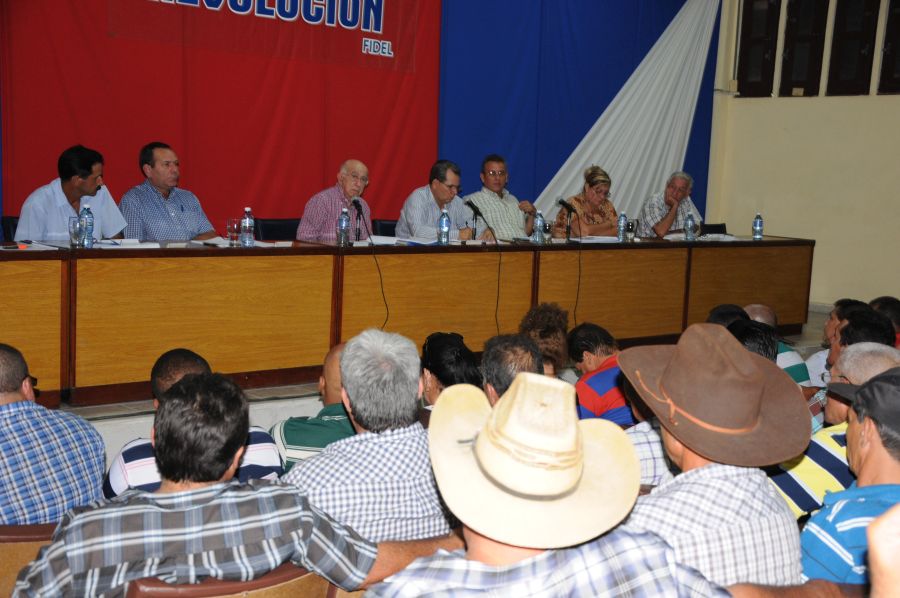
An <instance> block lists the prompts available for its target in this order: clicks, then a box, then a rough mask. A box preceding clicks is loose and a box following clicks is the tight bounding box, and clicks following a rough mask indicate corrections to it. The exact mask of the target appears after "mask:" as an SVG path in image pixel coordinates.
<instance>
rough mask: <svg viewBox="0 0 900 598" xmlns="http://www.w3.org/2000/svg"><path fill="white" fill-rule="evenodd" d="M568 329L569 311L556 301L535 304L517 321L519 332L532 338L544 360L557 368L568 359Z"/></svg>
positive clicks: (562, 366) (561, 366)
mask: <svg viewBox="0 0 900 598" xmlns="http://www.w3.org/2000/svg"><path fill="white" fill-rule="evenodd" d="M568 329H569V312H567V311H566V310H564V309H563V308H561V307H560V306H559V305H557V304H556V303H541V304H538V305H535V306H534V307H532V308H531V309H529V310H528V312H527V313H526V314H525V316H524V317H523V318H522V321H521V322H520V323H519V334H525V335H527V336H529V337H530V338H531V340H533V341H534V342H535V343H536V344H537V346H538V349H540V351H541V355H542V356H543V358H544V361H545V362H549V363H552V364H553V367H554V368H555V369H557V370H559V369H562V368H564V367H565V366H566V363H567V362H568V361H569V354H568V350H567V349H568V347H567V346H566V345H567V339H566V330H568Z"/></svg>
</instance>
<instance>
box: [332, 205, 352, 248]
mask: <svg viewBox="0 0 900 598" xmlns="http://www.w3.org/2000/svg"><path fill="white" fill-rule="evenodd" d="M335 231H336V236H335V241H336V242H337V246H338V247H349V245H350V212H348V211H347V208H341V214H340V216H338V219H337V224H336V225H335Z"/></svg>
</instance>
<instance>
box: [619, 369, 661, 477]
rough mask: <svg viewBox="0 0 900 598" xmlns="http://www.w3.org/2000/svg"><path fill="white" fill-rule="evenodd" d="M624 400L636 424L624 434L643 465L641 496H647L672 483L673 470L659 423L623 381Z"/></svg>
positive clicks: (629, 385)
mask: <svg viewBox="0 0 900 598" xmlns="http://www.w3.org/2000/svg"><path fill="white" fill-rule="evenodd" d="M623 383H624V385H625V398H626V399H627V401H628V403H629V404H630V405H631V414H632V416H634V420H635V421H636V422H637V423H636V424H635V425H633V426H631V427H630V428H625V433H626V434H627V435H628V438H630V439H631V443H632V444H633V445H634V451H635V452H636V453H637V456H638V460H639V461H640V462H641V494H646V493H647V492H649V491H650V490H651V489H653V488H655V487H656V486H659V485H660V484H662V483H663V482H667V481H669V480H671V479H672V471H671V470H672V466H671V464H670V462H669V460H668V458H667V457H666V452H665V450H664V449H663V443H662V439H661V438H660V436H659V430H660V425H659V420H658V419H657V418H656V416H655V415H653V412H652V411H650V409H649V408H648V407H647V405H646V404H645V403H644V400H643V399H642V398H641V397H640V395H638V394H637V392H635V390H634V387H633V386H632V385H631V383H629V382H628V379H627V378H626V379H624V380H623Z"/></svg>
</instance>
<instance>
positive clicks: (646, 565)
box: [366, 521, 728, 598]
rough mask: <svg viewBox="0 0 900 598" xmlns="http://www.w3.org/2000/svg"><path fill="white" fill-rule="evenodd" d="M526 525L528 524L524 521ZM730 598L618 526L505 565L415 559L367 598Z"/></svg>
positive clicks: (446, 556) (645, 536)
mask: <svg viewBox="0 0 900 598" xmlns="http://www.w3.org/2000/svg"><path fill="white" fill-rule="evenodd" d="M522 525H528V522H527V521H523V522H522ZM476 594H477V595H479V596H482V595H485V594H490V595H493V596H516V598H524V597H541V598H558V597H562V596H572V597H576V598H581V597H583V596H630V597H633V598H637V597H641V596H647V597H648V598H649V597H653V598H656V597H658V596H684V597H700V596H728V593H727V592H725V591H724V590H722V589H721V588H717V587H716V586H715V585H713V584H711V583H710V582H708V581H706V580H705V579H703V577H701V576H700V574H699V573H697V572H696V571H694V570H693V569H691V568H689V567H686V566H684V565H681V564H679V563H678V562H676V560H675V551H674V550H672V548H670V547H669V545H668V544H666V543H665V542H664V541H662V540H661V539H660V538H659V537H658V536H655V535H653V534H650V533H639V532H635V531H633V530H630V529H628V528H626V527H619V528H616V529H614V530H613V531H611V532H609V533H608V534H606V535H604V536H601V537H600V538H598V539H597V540H594V541H593V542H588V543H586V544H582V545H580V546H576V547H574V548H567V549H563V550H548V551H546V552H543V553H541V554H539V555H537V556H534V557H532V558H530V559H526V560H524V561H520V562H518V563H515V564H512V565H506V566H492V565H488V564H485V563H482V562H480V561H472V560H468V559H466V556H465V554H464V553H463V551H462V550H458V551H456V552H452V553H451V552H447V551H445V550H439V551H438V552H437V553H436V554H434V555H433V556H430V557H426V558H420V559H418V560H416V561H414V562H413V563H412V564H411V565H410V566H409V567H407V568H406V569H404V570H403V571H400V572H399V573H396V574H395V575H392V576H391V577H389V578H387V579H386V580H385V581H384V582H383V583H380V584H378V585H376V586H373V587H372V588H371V589H370V590H369V591H368V592H367V593H366V596H384V597H391V598H394V597H403V596H425V595H427V596H434V597H437V596H472V595H476Z"/></svg>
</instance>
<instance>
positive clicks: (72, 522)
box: [13, 374, 459, 596]
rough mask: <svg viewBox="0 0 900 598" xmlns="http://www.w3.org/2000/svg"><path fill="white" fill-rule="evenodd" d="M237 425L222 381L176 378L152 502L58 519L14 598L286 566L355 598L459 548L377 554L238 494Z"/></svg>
mask: <svg viewBox="0 0 900 598" xmlns="http://www.w3.org/2000/svg"><path fill="white" fill-rule="evenodd" d="M248 420H249V418H248V406H247V399H246V397H245V396H244V393H243V392H241V389H240V388H238V387H237V386H236V385H235V384H234V383H233V382H231V381H230V380H228V379H227V378H225V377H224V376H220V375H217V374H191V375H188V376H185V377H184V378H182V379H181V380H180V381H179V382H178V383H177V384H175V385H174V386H173V387H172V388H171V389H169V392H168V394H167V397H166V400H165V401H163V402H162V403H161V404H160V406H159V409H158V410H157V411H156V415H155V421H154V423H153V431H154V433H153V442H154V445H155V451H156V452H155V455H156V462H157V465H158V467H159V471H160V473H161V474H162V478H163V481H162V485H161V486H160V488H159V490H157V491H156V492H154V493H149V492H143V491H140V490H136V491H133V492H129V493H127V494H125V495H123V496H121V497H120V498H118V499H115V500H112V501H97V502H94V503H92V504H90V505H88V506H84V507H79V508H76V509H73V510H71V511H69V512H68V513H66V515H65V517H64V518H63V520H62V521H61V522H60V524H59V527H58V528H57V529H56V532H55V533H54V535H53V540H52V542H51V543H50V545H49V546H45V547H44V548H42V549H41V550H40V552H39V553H38V556H37V559H36V560H35V561H33V562H32V563H31V564H29V565H28V566H26V567H25V568H24V569H22V571H21V572H20V573H19V577H18V580H17V582H16V587H15V590H14V592H13V595H14V596H25V595H28V596H31V595H77V596H97V595H119V596H121V595H125V593H126V592H127V589H128V584H129V582H131V581H133V580H135V579H138V578H141V577H157V578H160V579H162V580H164V581H166V582H169V583H172V584H189V583H197V582H199V581H202V580H203V579H204V578H206V577H214V578H216V579H230V580H249V579H255V578H257V577H259V576H261V575H263V574H265V573H268V572H269V571H271V570H272V569H274V568H276V567H278V566H279V565H281V564H282V563H285V562H287V561H291V562H293V563H295V564H297V565H299V566H302V567H305V568H307V569H309V570H310V571H313V572H315V573H317V574H319V575H321V576H323V577H325V578H327V579H328V580H329V581H331V582H332V583H334V584H336V585H338V586H340V587H342V588H344V589H347V590H354V589H356V588H358V587H359V586H360V585H361V584H368V583H373V582H375V581H378V580H380V579H381V578H383V577H385V576H386V575H390V574H391V573H393V572H394V571H397V570H398V569H401V568H402V567H404V566H405V565H406V564H407V563H408V562H410V561H411V560H412V559H413V558H415V557H417V556H420V555H426V554H431V553H432V552H434V550H435V549H436V548H437V547H439V546H440V545H446V546H447V547H452V548H455V547H457V546H459V541H458V540H456V539H454V538H453V537H450V538H446V539H443V540H431V541H427V542H426V541H423V542H418V543H408V544H403V545H397V544H380V545H378V546H376V545H375V544H372V543H371V542H369V541H367V540H364V539H363V538H361V537H360V536H359V535H358V534H357V533H356V532H354V531H353V530H351V529H350V528H348V527H346V526H345V525H343V524H341V523H338V522H336V521H334V520H332V519H331V518H330V517H329V516H328V515H326V514H325V513H323V512H321V511H319V510H318V509H316V508H315V507H312V506H310V505H309V502H308V501H307V498H306V497H305V496H304V495H302V494H300V493H298V492H297V490H296V488H293V487H291V486H287V485H285V484H280V483H278V482H271V481H268V480H253V481H252V482H251V483H249V484H240V483H238V482H237V481H236V480H233V479H232V478H233V476H234V473H235V471H236V470H237V467H238V463H239V462H240V460H241V454H242V453H243V452H244V447H245V443H246V439H247V432H248V430H249V421H248Z"/></svg>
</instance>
